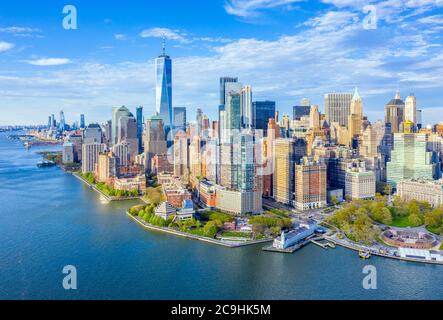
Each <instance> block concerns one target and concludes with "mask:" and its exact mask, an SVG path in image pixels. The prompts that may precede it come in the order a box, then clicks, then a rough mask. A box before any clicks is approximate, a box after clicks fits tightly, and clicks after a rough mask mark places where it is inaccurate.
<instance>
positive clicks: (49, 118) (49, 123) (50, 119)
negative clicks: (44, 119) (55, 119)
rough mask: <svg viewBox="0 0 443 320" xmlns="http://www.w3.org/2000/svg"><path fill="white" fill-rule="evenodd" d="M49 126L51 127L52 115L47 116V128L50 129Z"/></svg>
mask: <svg viewBox="0 0 443 320" xmlns="http://www.w3.org/2000/svg"><path fill="white" fill-rule="evenodd" d="M51 127H52V117H51V116H49V117H48V129H51Z"/></svg>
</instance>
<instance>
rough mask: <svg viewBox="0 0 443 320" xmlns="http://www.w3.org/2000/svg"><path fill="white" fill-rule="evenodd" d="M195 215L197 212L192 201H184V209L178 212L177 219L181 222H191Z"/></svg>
mask: <svg viewBox="0 0 443 320" xmlns="http://www.w3.org/2000/svg"><path fill="white" fill-rule="evenodd" d="M194 214H195V210H194V203H193V202H192V200H184V201H183V206H182V208H181V209H180V210H178V211H177V214H176V218H177V219H179V220H181V221H186V220H191V219H192V218H193V217H194Z"/></svg>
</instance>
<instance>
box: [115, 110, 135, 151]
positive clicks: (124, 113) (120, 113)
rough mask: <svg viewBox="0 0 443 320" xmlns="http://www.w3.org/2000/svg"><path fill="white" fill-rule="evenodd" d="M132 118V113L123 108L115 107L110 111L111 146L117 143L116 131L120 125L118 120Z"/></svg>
mask: <svg viewBox="0 0 443 320" xmlns="http://www.w3.org/2000/svg"><path fill="white" fill-rule="evenodd" d="M122 117H133V115H132V113H131V112H130V111H129V109H128V108H126V107H125V106H122V107H115V108H113V109H112V122H111V124H112V133H111V136H112V144H116V143H118V131H119V125H120V118H122Z"/></svg>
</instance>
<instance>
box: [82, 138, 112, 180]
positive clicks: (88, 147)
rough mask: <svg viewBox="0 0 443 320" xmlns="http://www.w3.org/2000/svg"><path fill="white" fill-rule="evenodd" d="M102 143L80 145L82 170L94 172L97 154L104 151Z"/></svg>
mask: <svg viewBox="0 0 443 320" xmlns="http://www.w3.org/2000/svg"><path fill="white" fill-rule="evenodd" d="M105 149H106V145H105V144H104V143H85V144H83V145H82V172H83V173H87V172H95V166H96V164H97V161H98V156H99V154H100V153H101V152H104V151H105Z"/></svg>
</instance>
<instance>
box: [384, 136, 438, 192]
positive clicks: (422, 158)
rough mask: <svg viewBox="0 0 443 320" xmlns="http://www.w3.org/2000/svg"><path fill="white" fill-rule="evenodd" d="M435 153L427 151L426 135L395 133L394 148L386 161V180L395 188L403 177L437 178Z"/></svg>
mask: <svg viewBox="0 0 443 320" xmlns="http://www.w3.org/2000/svg"><path fill="white" fill-rule="evenodd" d="M437 162H438V160H437V155H436V154H435V152H430V151H428V147H427V135H426V134H421V133H420V134H416V133H395V134H394V150H392V152H391V161H390V162H388V163H387V181H388V183H389V184H390V185H391V186H392V187H393V188H396V186H397V183H399V182H400V181H402V180H404V179H434V178H436V179H438V178H439V177H440V170H439V167H438V166H437Z"/></svg>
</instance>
